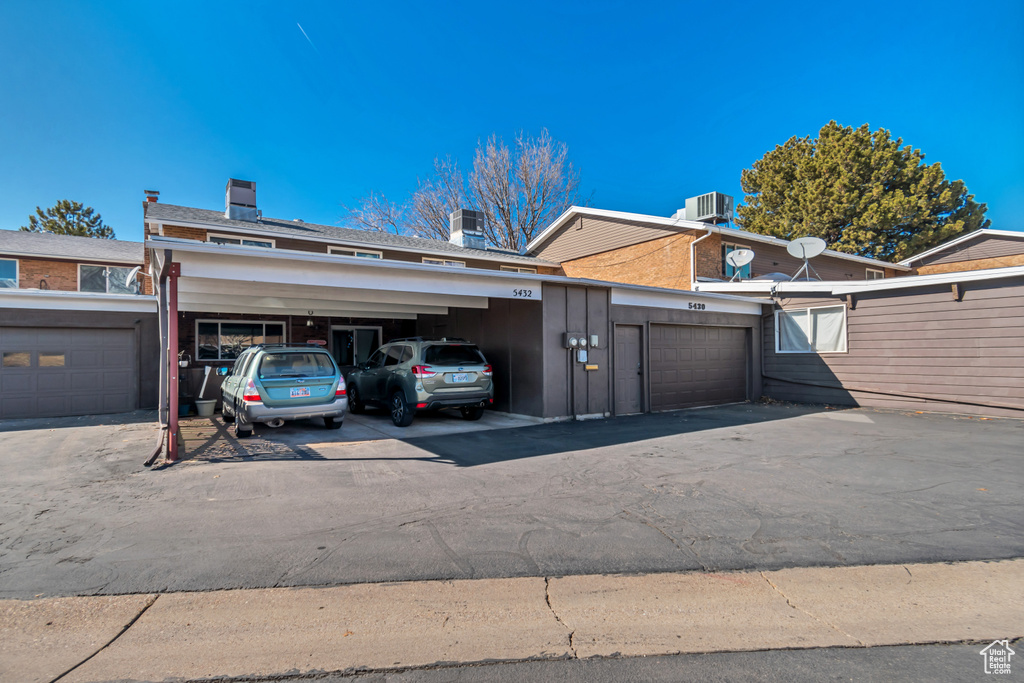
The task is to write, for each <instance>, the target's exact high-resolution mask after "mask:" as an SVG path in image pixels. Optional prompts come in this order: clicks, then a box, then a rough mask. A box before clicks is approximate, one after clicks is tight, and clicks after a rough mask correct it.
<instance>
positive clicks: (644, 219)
mask: <svg viewBox="0 0 1024 683" xmlns="http://www.w3.org/2000/svg"><path fill="white" fill-rule="evenodd" d="M575 216H596V217H598V218H609V219H612V220H622V221H634V222H637V223H650V224H652V225H660V226H664V227H668V228H683V229H686V230H702V231H704V232H707V231H708V230H710V231H712V232H717V233H720V234H721V235H723V236H725V237H733V238H735V239H746V240H752V241H754V242H762V243H764V244H773V245H775V246H778V247H783V248H785V247H786V245H788V244H789V242H788V241H786V240H784V239H779V238H778V237H771V236H769V235H758V234H757V233H753V232H747V231H746V230H738V229H737V228H723V227H722V226H720V225H711V224H710V223H704V222H701V221H688V220H685V219H682V218H665V217H663V216H648V215H645V214H642V213H628V212H625V211H608V210H607V209H592V208H590V207H585V206H572V207H569V208H568V209H567V210H566V211H565V213H563V214H562V215H561V216H559V217H558V219H557V220H555V222H554V223H552V224H551V225H550V226H548V227H547V228H545V229H544V231H543V232H542V233H541V234H539V235H538V236H537V237H535V238H534V239H533V240H532V241H531V242H530V243H529V244H528V245H526V251H527V252H530V251H533V250H534V249H535V248H536V247H537V246H539V245H540V244H541V243H543V242H544V240H546V239H547V238H548V237H549V236H550V235H551V234H553V233H554V232H555V231H556V230H558V228H560V227H562V226H563V225H564V224H565V223H566V222H567V221H568V220H569V219H570V218H573V217H575ZM822 254H824V255H827V256H831V257H833V258H839V259H844V260H846V261H854V262H856V263H863V264H865V265H869V266H874V267H876V268H877V267H882V268H893V269H895V270H910V268H909V267H907V266H904V265H901V264H898V263H890V262H888V261H879V260H878V259H873V258H867V257H865V256H856V255H854V254H844V253H843V252H841V251H834V250H832V249H826V250H825V251H823V252H822Z"/></svg>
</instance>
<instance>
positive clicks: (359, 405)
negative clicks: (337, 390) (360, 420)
mask: <svg viewBox="0 0 1024 683" xmlns="http://www.w3.org/2000/svg"><path fill="white" fill-rule="evenodd" d="M348 409H349V411H351V412H352V414H353V415H362V414H363V413H364V412H365V411H366V405H365V404H364V403H363V402H362V401H361V400H360V399H359V390H358V389H356V385H355V384H353V385H351V386H350V387H349V388H348Z"/></svg>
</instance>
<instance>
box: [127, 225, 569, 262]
mask: <svg viewBox="0 0 1024 683" xmlns="http://www.w3.org/2000/svg"><path fill="white" fill-rule="evenodd" d="M210 232H212V233H213V234H215V235H216V234H223V235H227V236H231V237H245V234H244V233H234V232H224V233H218V232H217V231H216V230H211V231H210ZM164 236H166V237H181V238H184V239H193V240H199V241H200V242H205V241H206V238H207V231H206V230H200V229H196V228H185V227H181V226H177V225H165V226H164ZM249 237H251V238H253V239H263V240H267V239H272V240H274V247H275V248H276V249H287V250H290V251H304V252H308V253H313V254H327V253H329V252H330V247H338V248H342V249H358V250H366V251H379V252H381V258H383V259H385V260H388V261H404V262H406V263H422V262H423V259H424V258H425V257H426V258H436V259H441V258H443V259H446V260H449V261H462V262H464V263H465V264H466V267H467V268H477V269H480V270H501V267H502V266H516V267H519V268H536V269H537V270H538V271H539V270H540V268H543V266H540V267H538V266H535V265H532V264H530V263H524V262H522V261H513V260H509V261H490V260H484V259H473V258H467V257H465V256H463V255H461V254H448V255H444V256H439V255H437V254H427V253H423V252H408V251H396V250H394V249H387V248H384V247H382V246H381V247H378V246H364V247H347V246H345V245H341V244H333V243H327V242H317V241H311V240H299V239H293V238H290V237H280V236H277V235H272V236H268V235H262V234H261V235H249ZM147 258H148V256H147ZM545 270H548V271H551V270H553V269H552V268H550V267H548V268H546V269H545ZM548 274H550V273H548Z"/></svg>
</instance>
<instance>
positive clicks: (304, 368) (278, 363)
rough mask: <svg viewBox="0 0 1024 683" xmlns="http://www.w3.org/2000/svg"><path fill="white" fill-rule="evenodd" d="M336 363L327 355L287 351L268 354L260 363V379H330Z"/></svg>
mask: <svg viewBox="0 0 1024 683" xmlns="http://www.w3.org/2000/svg"><path fill="white" fill-rule="evenodd" d="M333 374H334V363H332V362H331V357H330V356H328V355H327V354H326V353H316V352H315V351H314V352H302V351H287V352H284V353H268V354H265V355H264V356H263V360H261V361H260V379H275V378H283V377H330V376H331V375H333Z"/></svg>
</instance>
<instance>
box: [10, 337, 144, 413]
mask: <svg viewBox="0 0 1024 683" xmlns="http://www.w3.org/2000/svg"><path fill="white" fill-rule="evenodd" d="M15 347H17V348H15ZM0 349H2V350H30V351H31V352H32V363H31V366H30V367H27V368H3V367H0V390H2V393H3V397H2V399H0V418H15V417H56V416H62V415H90V414H96V413H110V412H124V411H128V410H134V409H135V408H136V407H137V402H138V397H137V395H138V373H137V368H136V349H135V330H133V329H126V328H110V329H100V328H46V327H37V328H14V327H3V328H0ZM12 394H13V395H12Z"/></svg>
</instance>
